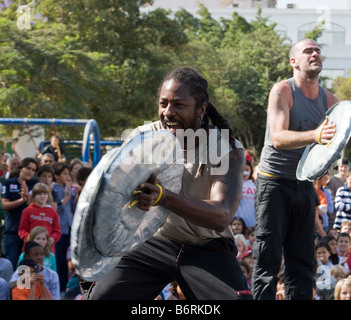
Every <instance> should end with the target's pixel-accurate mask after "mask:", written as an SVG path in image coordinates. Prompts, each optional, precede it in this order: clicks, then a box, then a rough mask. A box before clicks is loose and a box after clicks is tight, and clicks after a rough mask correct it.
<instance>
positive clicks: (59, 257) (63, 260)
mask: <svg viewBox="0 0 351 320" xmlns="http://www.w3.org/2000/svg"><path fill="white" fill-rule="evenodd" d="M69 245H70V235H69V234H62V235H61V238H60V240H59V241H58V242H57V243H56V244H55V255H56V265H57V273H58V276H59V280H60V291H65V290H66V285H67V282H68V264H67V262H68V260H67V250H68V247H69Z"/></svg>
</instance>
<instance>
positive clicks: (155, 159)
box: [121, 128, 231, 175]
mask: <svg viewBox="0 0 351 320" xmlns="http://www.w3.org/2000/svg"><path fill="white" fill-rule="evenodd" d="M127 131H128V133H129V132H130V130H127ZM218 132H220V136H219V135H218ZM122 136H123V134H122ZM175 136H176V138H177V139H178V141H176V139H174V138H172V136H170V135H160V134H154V135H152V136H151V138H150V139H143V138H142V136H141V135H140V134H136V135H134V136H133V137H132V138H128V140H129V141H128V144H129V143H131V146H132V149H131V148H122V150H121V160H122V163H123V164H125V165H129V164H152V163H156V164H162V163H166V164H173V163H178V164H180V163H181V164H183V163H184V162H185V163H192V164H195V163H199V164H210V174H211V175H223V174H226V173H227V172H228V170H229V152H230V151H231V146H230V144H229V130H228V129H222V130H219V129H209V131H208V133H207V131H206V130H205V129H203V128H200V129H198V130H196V131H194V130H193V129H186V130H184V129H177V130H176V135H175ZM185 144H186V152H184V145H185Z"/></svg>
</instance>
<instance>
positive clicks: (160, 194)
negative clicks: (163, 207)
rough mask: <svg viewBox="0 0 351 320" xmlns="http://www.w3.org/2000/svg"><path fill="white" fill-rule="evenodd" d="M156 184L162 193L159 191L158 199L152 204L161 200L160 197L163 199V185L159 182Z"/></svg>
mask: <svg viewBox="0 0 351 320" xmlns="http://www.w3.org/2000/svg"><path fill="white" fill-rule="evenodd" d="M155 186H158V188H159V189H160V193H159V195H158V197H157V199H156V201H155V202H154V203H153V204H152V205H153V206H155V205H156V204H157V203H158V202H159V201H160V199H161V197H162V194H163V189H162V187H161V186H160V185H159V184H157V183H155Z"/></svg>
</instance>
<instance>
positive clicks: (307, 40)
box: [289, 39, 318, 59]
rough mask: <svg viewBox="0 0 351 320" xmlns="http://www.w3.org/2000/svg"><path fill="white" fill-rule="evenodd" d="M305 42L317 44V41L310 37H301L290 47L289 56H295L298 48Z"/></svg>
mask: <svg viewBox="0 0 351 320" xmlns="http://www.w3.org/2000/svg"><path fill="white" fill-rule="evenodd" d="M306 42H313V43H314V44H315V45H317V46H318V43H317V42H316V41H314V40H312V39H302V40H300V41H297V42H296V43H295V44H294V45H293V46H292V47H291V49H290V53H289V58H290V59H291V58H295V57H296V53H297V52H298V51H299V49H300V48H301V47H302V45H303V44H304V43H306Z"/></svg>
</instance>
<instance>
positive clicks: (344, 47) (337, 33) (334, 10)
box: [144, 0, 351, 86]
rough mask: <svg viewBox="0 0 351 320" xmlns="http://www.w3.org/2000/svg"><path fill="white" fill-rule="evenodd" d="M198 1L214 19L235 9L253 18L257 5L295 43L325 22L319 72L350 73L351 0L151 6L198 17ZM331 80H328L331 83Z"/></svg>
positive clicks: (218, 0) (160, 2)
mask: <svg viewBox="0 0 351 320" xmlns="http://www.w3.org/2000/svg"><path fill="white" fill-rule="evenodd" d="M199 2H201V3H203V4H204V5H205V7H206V8H207V9H208V10H209V12H210V13H211V15H212V17H213V18H215V19H219V18H220V17H223V18H229V19H230V18H231V16H232V14H233V12H234V11H236V12H237V13H238V14H239V15H241V16H242V17H244V18H245V19H246V20H247V21H248V22H250V21H252V20H254V19H255V18H256V14H257V6H258V5H261V8H262V16H263V17H268V19H269V21H270V22H274V23H277V29H279V30H281V31H282V32H284V34H285V35H286V36H287V37H288V38H289V39H290V40H291V42H292V43H295V42H296V41H298V40H301V39H303V38H304V37H305V33H306V32H308V31H311V30H312V29H313V28H314V27H315V26H316V25H317V24H318V23H319V22H321V21H325V25H324V26H325V29H324V31H323V34H322V36H321V37H320V38H319V43H322V44H323V46H322V55H323V56H324V58H325V59H324V66H323V71H322V74H321V75H323V76H328V77H330V78H331V79H335V78H336V77H337V76H351V0H199V1H197V0H174V1H172V0H154V4H153V5H152V6H148V7H145V8H144V10H154V9H155V8H157V7H162V8H165V9H171V10H172V11H173V12H175V11H177V10H178V9H180V8H184V9H186V10H187V11H189V12H190V13H192V14H193V15H195V16H197V11H198V10H199V7H198V3H199ZM330 84H331V81H330V82H329V83H328V86H330Z"/></svg>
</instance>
